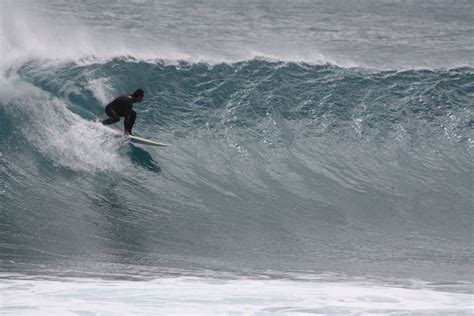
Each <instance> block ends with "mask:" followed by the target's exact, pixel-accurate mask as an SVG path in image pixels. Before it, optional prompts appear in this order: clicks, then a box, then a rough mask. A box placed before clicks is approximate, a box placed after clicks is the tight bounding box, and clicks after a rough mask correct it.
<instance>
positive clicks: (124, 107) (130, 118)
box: [102, 95, 137, 134]
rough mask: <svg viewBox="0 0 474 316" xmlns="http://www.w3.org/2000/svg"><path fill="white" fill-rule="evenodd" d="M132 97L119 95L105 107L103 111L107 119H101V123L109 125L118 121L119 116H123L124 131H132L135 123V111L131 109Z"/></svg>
mask: <svg viewBox="0 0 474 316" xmlns="http://www.w3.org/2000/svg"><path fill="white" fill-rule="evenodd" d="M133 103H134V101H133V99H132V97H131V96H129V95H122V96H119V97H118V98H117V99H115V100H113V101H112V102H110V103H109V104H107V106H106V107H105V113H106V114H107V115H108V116H109V118H108V119H106V120H103V121H102V124H104V125H109V124H114V123H117V122H118V121H120V118H121V117H124V118H125V121H124V128H125V131H126V132H129V133H130V134H131V133H132V127H133V124H135V118H136V117H137V112H135V111H134V110H132V108H133Z"/></svg>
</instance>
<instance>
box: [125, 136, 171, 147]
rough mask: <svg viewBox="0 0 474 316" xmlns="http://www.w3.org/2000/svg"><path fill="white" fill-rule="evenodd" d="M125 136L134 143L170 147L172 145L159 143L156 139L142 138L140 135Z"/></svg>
mask: <svg viewBox="0 0 474 316" xmlns="http://www.w3.org/2000/svg"><path fill="white" fill-rule="evenodd" d="M123 137H124V138H126V139H128V140H130V141H131V142H132V143H137V144H142V145H150V146H157V147H168V146H171V145H170V144H164V143H159V142H156V141H154V140H149V139H145V138H141V137H138V136H132V135H128V136H123Z"/></svg>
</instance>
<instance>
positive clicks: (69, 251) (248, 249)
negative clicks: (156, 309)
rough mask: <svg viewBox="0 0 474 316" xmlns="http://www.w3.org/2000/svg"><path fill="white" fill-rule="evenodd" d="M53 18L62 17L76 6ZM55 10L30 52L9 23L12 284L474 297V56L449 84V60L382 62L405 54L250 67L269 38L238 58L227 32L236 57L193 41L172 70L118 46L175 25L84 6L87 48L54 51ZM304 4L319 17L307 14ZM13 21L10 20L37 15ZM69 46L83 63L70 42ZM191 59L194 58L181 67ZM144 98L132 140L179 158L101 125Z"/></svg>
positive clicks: (7, 219) (3, 110) (0, 138)
mask: <svg viewBox="0 0 474 316" xmlns="http://www.w3.org/2000/svg"><path fill="white" fill-rule="evenodd" d="M47 3H48V5H50V6H52V5H53V4H54V6H55V7H54V10H53V9H51V10H53V12H56V13H57V15H58V16H59V17H61V16H63V15H64V16H66V15H67V13H68V12H69V11H70V10H72V9H73V8H75V7H74V6H73V5H72V4H70V3H68V2H63V1H51V2H47ZM81 3H86V2H79V4H77V6H81ZM145 3H147V2H145ZM363 3H365V2H363ZM434 3H435V4H431V5H434V6H436V2H434ZM461 4H462V2H456V5H457V6H453V8H452V10H460V9H459V8H458V7H459V6H461ZM3 5H4V6H5V7H8V6H9V5H8V2H5V3H4V4H3ZM48 5H45V6H44V7H41V8H38V9H37V10H38V11H39V12H43V13H42V14H43V15H39V16H37V17H36V19H38V21H39V20H41V21H43V22H44V24H38V25H40V26H42V27H38V28H37V29H35V30H34V31H36V32H37V33H35V36H37V37H34V38H36V39H41V40H38V41H37V43H36V44H35V43H33V44H35V45H32V44H31V43H32V42H31V41H29V42H28V41H25V40H22V34H23V33H21V30H22V29H23V30H24V29H28V27H27V26H25V25H21V24H18V23H20V22H15V23H13V22H11V23H10V22H9V19H10V17H5V20H6V22H5V25H6V27H5V28H4V29H3V30H2V32H3V33H2V48H5V47H8V48H10V50H8V51H7V50H6V49H2V51H5V52H6V54H5V58H4V60H3V61H2V67H1V70H2V75H1V76H0V84H1V86H2V89H1V90H0V126H1V127H2V128H1V129H0V148H1V157H0V162H1V167H2V171H1V179H0V180H1V183H0V184H1V187H0V194H1V196H0V199H1V211H0V223H1V230H0V269H2V270H4V271H20V272H21V271H23V272H29V271H44V270H48V269H50V270H55V271H69V272H70V271H76V272H78V273H79V272H84V273H89V274H91V273H97V274H99V275H103V274H104V273H114V272H117V271H121V272H123V273H132V274H144V275H146V274H149V273H152V272H151V271H153V269H158V268H161V267H173V268H180V269H189V268H202V269H211V270H225V271H237V272H242V273H252V271H261V270H275V271H295V270H304V271H312V272H321V271H328V272H335V273H344V274H349V275H367V274H370V275H381V276H393V277H408V278H424V279H428V280H444V281H446V280H448V281H456V280H462V281H466V280H468V281H472V280H471V279H472V275H474V274H473V273H472V229H473V224H472V223H473V221H472V220H473V218H472V205H473V195H472V179H473V173H472V170H473V163H472V146H473V141H472V128H473V125H474V121H473V120H472V105H473V103H474V70H473V68H472V67H471V66H469V63H468V62H466V60H467V59H465V58H464V57H463V56H464V55H463V53H462V52H463V50H462V47H461V48H460V50H459V52H457V54H456V55H455V56H454V58H453V62H454V63H456V64H457V63H459V64H467V66H464V67H450V65H451V63H450V62H443V61H446V60H447V59H443V58H444V57H443V56H444V55H443V54H445V53H446V54H447V51H445V50H443V49H440V50H439V51H437V52H436V53H433V56H431V57H429V58H427V59H426V64H427V67H428V68H429V67H430V66H436V65H438V66H439V67H434V69H419V67H418V66H423V63H422V62H420V63H418V62H417V61H420V60H421V58H419V56H418V55H417V52H418V51H417V49H414V50H412V51H411V53H410V56H411V59H410V58H409V61H410V63H413V64H416V66H417V67H414V68H413V69H405V67H404V66H400V65H398V64H397V63H391V64H390V63H388V64H387V60H390V59H391V55H390V54H388V55H380V54H378V53H374V55H373V56H375V58H374V59H375V60H376V62H374V63H373V64H372V65H369V66H367V67H355V68H354V67H344V64H341V63H337V62H332V59H334V60H338V59H340V60H342V59H344V58H345V57H344V56H342V55H339V56H334V55H332V57H331V58H330V59H328V58H326V57H324V54H326V52H323V50H321V51H320V52H321V54H320V55H318V56H320V57H321V56H322V57H321V62H317V61H315V60H310V59H308V60H305V58H299V57H298V58H293V57H288V58H285V57H284V56H283V55H285V54H284V52H282V51H275V50H273V48H272V46H271V45H270V44H272V45H276V43H277V42H276V40H275V42H271V41H270V42H268V43H270V44H269V45H270V46H267V48H268V50H269V51H271V52H273V53H272V54H260V53H257V54H256V56H254V54H253V53H251V54H250V55H247V52H248V51H251V52H255V51H257V52H259V50H258V49H257V48H258V47H256V46H253V45H254V44H255V43H258V42H259V39H260V38H261V37H262V36H263V35H262V34H263V33H258V34H257V35H258V36H257V35H255V37H254V38H253V39H254V40H255V43H254V42H251V43H248V45H247V46H245V47H247V48H249V47H250V48H252V47H253V48H252V49H250V48H249V49H248V50H240V51H238V54H237V55H231V54H230V53H229V52H231V51H232V49H231V48H233V47H234V46H232V45H231V44H232V43H234V44H235V43H237V44H239V42H238V41H237V39H238V38H239V34H240V33H239V32H237V31H235V32H234V33H232V32H231V31H232V30H229V31H230V32H231V35H232V36H231V37H232V38H233V39H234V40H235V41H237V42H235V41H234V42H233V41H232V38H231V39H227V41H224V42H223V46H222V47H217V46H216V52H215V55H213V56H211V55H210V54H209V51H210V50H211V47H212V46H213V45H214V44H215V42H212V43H210V44H209V43H207V44H204V42H203V43H201V44H202V45H197V44H196V43H195V42H191V44H189V43H184V44H183V47H184V48H183V50H182V51H181V52H176V51H172V52H171V53H169V55H166V54H162V53H156V50H155V48H156V47H153V43H151V44H150V45H151V46H149V47H145V46H143V45H142V44H141V43H140V45H138V46H134V45H132V44H130V43H126V42H121V43H123V47H122V48H123V49H122V50H120V49H118V50H116V51H112V52H107V50H106V46H107V45H117V42H118V41H117V40H116V38H115V37H114V36H117V37H120V36H122V35H123V34H127V33H126V32H127V31H126V29H127V28H126V26H127V25H128V26H129V28H130V29H131V30H134V32H135V33H134V34H137V33H140V32H141V33H140V34H142V35H143V38H144V39H147V40H148V39H149V38H148V37H150V36H152V33H153V32H154V31H153V30H155V28H153V26H156V27H157V28H159V27H164V26H163V25H166V23H165V22H166V20H165V21H163V20H160V22H156V23H157V24H155V25H154V24H147V23H142V24H141V25H142V26H141V27H142V28H138V31H137V28H135V29H134V27H135V24H133V23H132V22H131V21H128V22H130V23H131V24H126V23H125V22H127V21H124V20H123V19H125V18H124V17H122V16H120V15H119V14H118V13H117V12H116V11H114V10H116V9H117V8H116V7H114V6H112V7H111V9H110V12H109V11H107V10H106V11H100V10H92V9H89V10H90V11H87V9H86V7H84V8H83V9H84V10H79V12H81V14H82V15H83V16H81V17H80V20H81V21H88V24H86V26H85V27H86V30H88V33H87V34H86V35H87V36H86V35H84V34H82V33H80V32H79V30H75V31H74V32H73V30H72V29H66V31H68V32H70V34H72V35H71V37H70V38H69V37H67V36H63V37H61V38H59V39H57V41H55V40H54V39H52V38H46V37H45V36H46V35H45V34H50V33H48V32H46V30H49V29H51V30H52V33H51V34H53V35H54V34H55V33H54V29H53V27H52V26H49V27H48V28H45V27H44V25H47V22H46V19H45V18H44V17H45V16H48V14H47V12H49V11H48V8H51V7H50V6H48ZM300 5H301V8H300V10H301V12H305V11H306V9H307V7H305V6H310V5H311V4H308V3H306V2H302V3H301V4H300ZM326 5H327V4H326ZM22 6H26V5H25V3H21V4H19V7H22ZM84 6H86V4H84ZM97 6H99V5H97ZM440 6H441V5H440ZM11 7H12V14H11V16H12V17H15V16H19V15H28V14H29V13H28V12H29V11H28V10H23V9H24V8H20V9H22V10H23V11H22V10H19V9H15V10H14V9H13V7H14V6H11ZM167 8H168V10H172V8H173V6H172V5H171V4H170V5H168V6H167ZM226 8H227V7H226ZM276 8H277V9H274V8H273V9H271V8H270V9H269V11H268V12H269V13H268V14H270V15H271V18H275V16H277V15H276V14H277V13H278V12H280V11H281V8H282V5H277V6H276ZM278 8H280V9H278ZM297 8H298V6H297ZM297 8H296V9H294V10H297ZM305 8H306V9H305ZM456 8H457V9H456ZM30 9H31V8H30ZM234 9H235V10H237V9H236V8H234ZM257 9H258V8H257ZM257 9H256V11H255V12H256V13H255V14H257V13H259V12H260V13H261V12H265V8H263V9H262V8H260V9H258V10H257ZM375 9H376V8H375ZM375 9H374V10H375ZM18 10H19V11H18ZM187 10H191V11H193V10H195V8H194V9H193V8H187ZM222 10H224V9H222ZM227 10H231V9H230V8H227ZM259 10H260V11H259ZM272 10H276V11H272ZM315 10H316V9H314V10H313V11H315ZM347 10H349V9H348V8H345V9H344V11H341V12H347ZM92 11H93V12H101V14H104V15H105V14H109V18H107V17H104V18H102V19H100V20H99V19H97V16H95V15H94V14H98V13H92ZM224 11H225V10H224ZM25 12H26V13H25ZM44 12H46V13H44ZM129 12H130V11H129ZM160 12H161V11H160ZM186 12H188V11H186ZM232 12H233V11H232ZM248 12H250V11H248ZM275 12H277V13H275ZM435 12H437V11H436V10H435ZM132 13H133V12H132ZM132 13H130V14H132ZM143 13H144V19H145V21H148V22H149V23H152V22H151V17H150V16H149V15H148V14H151V13H147V12H143ZM180 14H183V13H180ZM209 14H211V13H209ZM214 14H217V15H218V16H221V15H219V14H221V13H219V12H217V13H214ZM340 14H343V13H340ZM51 15H53V14H51ZM178 17H179V18H180V17H182V16H181V15H178ZM179 18H177V20H179ZM241 18H242V19H243V21H247V22H248V21H249V19H250V21H253V20H252V18H248V17H247V18H245V17H241ZM194 19H196V18H194ZM265 19H270V17H266V16H265V15H262V21H263V22H264V21H265ZM191 20H192V19H191ZM204 20H205V19H204V18H203V21H204ZM107 21H109V22H110V23H111V24H110V25H108V24H107V23H106V22H107ZM114 21H115V22H116V21H119V22H116V24H113V23H115V22H114ZM192 21H194V22H196V21H195V20H192ZM259 21H260V19H259ZM302 21H305V16H303V17H302ZM263 22H262V23H263ZM81 23H85V22H81ZM123 23H125V24H124V25H123V28H118V27H117V25H122V24H123ZM161 23H164V24H161ZM196 23H197V22H196ZM213 23H217V22H215V21H214V22H213ZM235 23H237V22H235ZM295 23H296V22H295ZM328 23H329V22H328ZM371 23H375V24H374V25H377V23H376V21H372V22H371ZM211 24H212V23H211ZM369 24H370V23H369ZM143 25H144V26H143ZM195 25H204V26H206V27H209V28H210V27H211V26H212V25H211V26H210V25H209V24H206V23H204V22H202V24H199V23H197V24H195ZM232 25H234V24H232V23H230V24H229V25H228V26H227V27H229V28H231V26H232ZM298 25H299V24H298ZM449 25H451V24H449ZM459 25H461V26H462V25H463V24H462V20H461V21H460V22H459ZM20 26H21V27H20ZM107 26H109V27H110V28H112V29H113V28H114V27H117V30H118V31H117V32H116V33H114V36H111V37H110V36H108V35H107V34H108V33H107V34H106V35H105V38H104V43H105V44H104V43H103V44H104V45H105V46H102V47H101V46H100V45H97V46H95V45H89V44H91V43H99V42H98V40H95V39H94V38H95V37H94V36H95V35H94V34H95V33H94V32H98V31H99V30H101V31H103V30H104V29H106V28H107ZM219 26H220V27H221V28H217V29H216V32H218V34H217V35H219V36H221V37H223V36H224V35H223V33H219V32H222V29H226V28H225V25H224V24H222V25H219ZM188 27H189V26H188ZM452 27H454V24H453V25H452ZM87 28H89V29H87ZM296 29H297V27H296V26H295V27H294V28H291V27H290V30H296ZM11 30H15V31H18V32H17V33H16V34H17V35H18V37H16V38H14V37H13V36H12V34H13V33H11ZM265 30H267V31H268V32H270V31H271V32H274V33H271V34H273V36H274V37H275V36H276V35H275V34H277V33H278V30H273V29H272V30H269V29H265ZM448 30H449V28H448ZM204 31H206V32H207V31H208V29H207V28H206V30H204ZM204 31H203V32H204ZM25 32H26V31H25ZM176 32H177V31H176ZM196 32H199V30H198V29H196ZM260 32H263V31H260ZM282 32H283V33H284V34H283V36H290V35H291V34H293V33H291V32H290V31H288V30H286V31H282ZM285 32H288V33H285ZM453 32H454V31H453ZM132 33H133V32H132ZM25 34H26V33H25ZM51 34H50V35H49V36H51ZM117 34H118V35H117ZM199 34H201V33H199ZM199 34H197V35H199ZM325 34H326V33H325ZM417 34H418V35H420V33H417ZM79 35H81V36H79ZM178 35H179V36H178ZM178 35H176V36H175V37H174V39H175V40H176V41H178V42H179V40H183V39H184V38H185V32H184V31H183V32H182V33H179V34H178ZM197 35H196V34H191V35H189V38H193V37H195V38H196V36H197ZM217 35H216V36H217ZM130 36H132V35H130ZM162 36H164V35H162ZM219 36H217V37H216V41H217V39H219V38H220V37H219ZM354 36H355V35H354ZM409 36H410V35H409ZM296 38H297V39H298V37H296ZM458 38H459V37H458ZM111 39H114V40H113V41H112V40H111ZM132 39H133V37H132ZM358 39H359V40H361V38H360V37H359V38H358ZM196 40H202V38H200V37H199V36H197V39H196ZM298 40H300V41H303V40H304V38H303V39H298ZM73 41H76V44H77V50H74V49H73V47H72V46H68V45H67V44H71V45H72V43H73ZM109 41H110V42H109ZM163 41H164V40H163ZM471 41H472V39H471ZM164 42H165V43H167V45H168V46H169V47H171V46H173V45H177V44H176V43H173V45H171V44H170V43H171V42H170V41H168V42H166V41H164ZM213 43H214V44H213ZM268 43H267V44H268ZM298 43H302V42H298ZM298 43H297V44H298ZM47 44H51V45H52V46H51V47H52V48H58V47H59V46H60V45H59V44H64V45H65V49H64V50H60V49H58V50H55V49H51V48H50V50H47V49H46V47H47V46H48V45H47ZM54 44H57V45H58V46H54ZM241 44H242V43H241ZM352 44H353V45H355V44H354V43H352ZM428 44H430V43H428ZM431 44H432V43H431ZM121 45H122V44H121ZM160 45H164V44H160ZM187 45H190V46H187ZM193 45H196V49H197V53H194V55H193V54H192V53H189V52H188V51H186V49H187V48H189V47H192V46H193ZM255 45H256V44H255ZM308 45H309V44H308ZM371 45H376V44H375V43H373V42H371ZM465 45H467V46H469V45H470V44H469V43H467V44H465ZM303 46H304V45H303ZM323 46H324V45H323ZM113 47H114V48H118V46H113ZM137 47H138V48H137ZM160 47H161V48H163V47H164V46H160ZM289 47H290V46H288V47H286V48H288V49H289ZM347 47H349V46H347ZM443 47H444V46H443ZM145 48H147V49H149V50H146V49H145ZM307 48H308V50H311V47H310V46H307ZM138 51H140V52H138ZM148 51H149V52H151V53H150V54H149V55H147V54H144V52H148ZM161 52H162V51H161ZM168 52H170V51H168ZM183 52H184V53H183ZM188 53H189V54H188ZM240 53H242V54H240ZM299 53H301V52H298V54H299ZM48 54H50V56H47V55H48ZM298 54H297V55H298ZM318 54H319V53H318ZM355 55H356V56H355V59H357V53H356V54H355ZM202 56H204V58H201V57H202ZM216 56H217V57H216ZM275 56H276V58H273V57H275ZM299 56H301V54H299ZM360 56H362V55H359V57H360ZM168 57H169V58H168ZM188 57H189V58H188ZM211 57H215V58H214V59H213V58H211ZM247 57H248V58H247ZM313 57H314V56H313ZM346 57H347V56H346ZM318 58H319V57H318ZM210 59H212V61H210ZM199 60H201V61H199ZM377 60H378V61H377ZM359 61H360V62H359ZM359 61H357V62H353V60H352V61H350V62H349V64H353V63H354V64H355V65H359V66H360V65H363V64H365V62H364V61H363V60H362V59H360V60H359ZM329 62H330V63H329ZM381 65H384V66H387V65H388V67H387V68H395V69H394V70H384V69H378V66H381ZM398 66H400V68H399V69H397V68H398ZM381 68H386V67H381ZM138 87H140V88H143V89H144V90H145V92H146V95H145V101H144V102H142V103H140V104H136V105H135V109H136V111H137V112H138V119H137V122H136V125H135V127H134V131H135V132H136V133H137V134H139V135H141V136H144V137H147V138H151V139H157V140H160V141H164V142H169V143H172V144H173V146H172V147H170V148H166V149H155V148H150V147H142V146H135V145H133V144H129V143H123V142H122V140H121V139H117V138H116V137H114V136H113V131H112V130H111V129H110V128H106V127H103V126H98V125H97V124H94V123H93V121H94V120H95V119H97V118H99V117H104V114H103V109H104V106H105V104H107V103H108V102H110V101H111V100H112V99H113V98H114V97H116V96H118V95H120V94H123V93H130V92H132V91H133V90H134V89H136V88H138ZM121 124H122V123H118V124H116V125H115V126H114V128H115V129H121V128H122V125H121Z"/></svg>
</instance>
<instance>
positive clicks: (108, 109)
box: [101, 106, 120, 125]
mask: <svg viewBox="0 0 474 316" xmlns="http://www.w3.org/2000/svg"><path fill="white" fill-rule="evenodd" d="M105 114H107V115H108V116H109V118H108V119H105V120H103V121H101V122H102V124H103V125H109V124H114V123H117V122H118V121H120V116H118V115H117V113H115V111H114V110H113V109H112V107H110V106H106V107H105Z"/></svg>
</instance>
